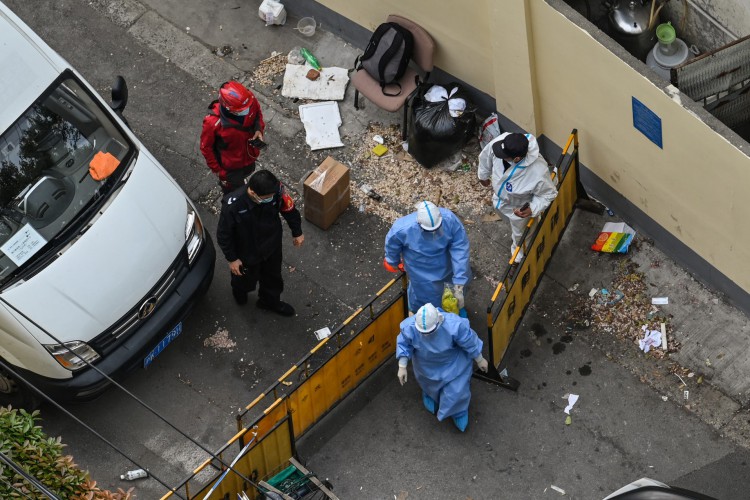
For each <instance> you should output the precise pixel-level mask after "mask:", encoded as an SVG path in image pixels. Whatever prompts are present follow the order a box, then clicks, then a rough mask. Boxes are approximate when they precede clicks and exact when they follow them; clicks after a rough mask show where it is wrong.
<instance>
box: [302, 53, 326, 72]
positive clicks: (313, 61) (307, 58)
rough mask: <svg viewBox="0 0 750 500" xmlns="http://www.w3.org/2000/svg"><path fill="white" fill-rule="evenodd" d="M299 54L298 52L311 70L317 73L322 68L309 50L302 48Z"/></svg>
mask: <svg viewBox="0 0 750 500" xmlns="http://www.w3.org/2000/svg"><path fill="white" fill-rule="evenodd" d="M299 52H300V54H302V57H304V58H305V61H307V62H308V64H310V66H312V67H313V68H315V69H317V70H318V71H320V70H321V68H322V66H321V65H320V63H319V62H318V58H317V57H315V56H314V55H313V54H312V52H310V51H309V50H307V49H306V48H304V47H302V48H301V49H300V51H299Z"/></svg>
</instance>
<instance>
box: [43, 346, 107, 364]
mask: <svg viewBox="0 0 750 500" xmlns="http://www.w3.org/2000/svg"><path fill="white" fill-rule="evenodd" d="M44 347H45V348H46V349H47V351H49V353H50V354H52V357H54V358H55V359H56V360H57V362H58V363H60V364H61V365H62V367H63V368H67V369H68V370H70V371H76V370H80V369H81V368H84V367H85V366H86V363H85V362H84V360H86V361H88V362H89V363H92V362H94V361H96V360H97V359H99V354H98V353H97V352H96V351H95V350H93V349H92V348H91V347H89V345H88V344H87V343H86V342H81V341H80V340H73V341H72V342H65V343H64V344H46V345H45V346H44ZM81 358H83V359H81Z"/></svg>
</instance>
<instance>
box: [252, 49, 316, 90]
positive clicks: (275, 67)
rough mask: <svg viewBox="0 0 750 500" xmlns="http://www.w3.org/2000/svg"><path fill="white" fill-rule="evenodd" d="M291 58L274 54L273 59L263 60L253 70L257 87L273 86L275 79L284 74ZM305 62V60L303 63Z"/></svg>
mask: <svg viewBox="0 0 750 500" xmlns="http://www.w3.org/2000/svg"><path fill="white" fill-rule="evenodd" d="M288 58H289V56H284V54H277V53H276V52H273V53H272V54H271V57H268V58H266V59H263V60H262V61H261V62H259V63H258V66H257V67H256V68H255V69H254V70H253V79H254V80H255V83H256V85H272V84H273V79H274V78H275V77H276V76H278V75H280V74H282V73H284V70H285V69H286V65H287V59H288ZM302 62H303V63H304V62H305V61H304V60H303V61H302Z"/></svg>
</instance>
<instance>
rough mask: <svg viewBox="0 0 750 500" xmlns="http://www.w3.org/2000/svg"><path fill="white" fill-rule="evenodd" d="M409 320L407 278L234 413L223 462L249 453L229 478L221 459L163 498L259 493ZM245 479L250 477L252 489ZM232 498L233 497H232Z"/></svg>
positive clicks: (213, 499)
mask: <svg viewBox="0 0 750 500" xmlns="http://www.w3.org/2000/svg"><path fill="white" fill-rule="evenodd" d="M399 284H400V285H401V286H400V289H398V291H397V293H392V294H391V295H392V296H391V297H390V299H388V300H387V301H386V304H385V305H384V306H383V307H382V309H380V310H379V311H377V312H376V311H375V307H374V303H375V302H376V301H379V300H380V301H382V300H384V298H385V296H386V292H392V291H393V290H396V289H397V287H398V285H399ZM406 317H407V306H406V277H405V275H404V274H403V273H402V274H401V275H400V276H399V277H397V278H394V279H393V280H391V281H390V282H388V283H387V284H386V285H385V286H384V287H383V288H382V289H381V290H379V291H378V293H377V294H376V295H375V296H374V297H373V298H372V299H371V300H370V301H369V302H368V303H367V304H366V305H364V306H363V307H361V308H359V309H357V311H355V312H354V313H353V314H352V315H351V316H349V318H347V319H346V321H344V323H343V324H342V325H341V326H339V327H338V328H337V329H336V330H335V331H334V332H333V333H332V335H331V336H330V337H328V338H326V339H323V340H321V341H320V342H319V343H318V344H317V345H316V346H315V347H313V348H312V349H311V350H310V351H309V352H308V353H307V354H306V355H305V356H304V357H303V358H302V359H301V360H300V361H298V362H297V363H295V364H294V365H292V367H291V368H289V370H287V371H286V373H284V374H283V375H282V376H281V377H279V378H278V379H277V380H276V381H275V382H274V383H273V384H271V386H270V387H269V388H268V389H266V390H265V391H263V392H262V393H261V394H260V395H259V396H258V397H256V398H255V399H254V400H253V401H252V402H251V403H250V404H248V405H247V406H246V407H245V409H244V410H243V411H242V412H241V413H240V414H239V415H238V416H237V426H238V431H237V433H236V434H235V435H234V436H233V437H232V438H231V439H230V440H229V441H228V442H227V443H226V444H225V445H224V446H223V447H222V448H221V449H220V450H219V451H218V452H217V453H216V455H218V456H220V457H222V460H224V461H225V462H226V456H228V455H231V453H229V452H228V451H227V450H228V449H229V448H230V446H232V445H234V444H235V443H237V444H238V451H239V450H243V449H244V448H245V447H246V446H248V445H249V446H248V448H247V450H245V451H244V455H242V457H240V458H238V460H237V463H236V464H235V465H234V466H233V469H234V471H236V472H237V473H239V475H238V474H237V473H235V472H234V471H229V472H228V473H227V474H226V476H225V477H222V473H223V472H224V471H223V470H222V469H221V468H220V467H219V466H217V463H218V462H217V461H215V460H212V459H208V460H206V461H205V462H203V463H202V464H201V465H200V466H198V467H197V468H196V469H195V470H194V471H193V472H192V473H191V474H190V476H189V477H188V478H187V479H185V480H184V481H183V482H182V483H181V484H180V485H179V486H177V487H176V488H174V489H173V490H172V491H170V492H169V493H167V494H166V495H164V496H163V497H162V500H166V499H167V498H170V497H172V496H173V493H174V492H178V491H179V492H180V495H181V496H183V497H185V498H187V499H188V500H190V499H194V498H200V499H203V498H204V497H205V496H206V494H207V493H208V492H209V491H210V490H211V488H212V487H213V486H214V483H216V482H217V481H221V482H220V483H219V484H218V485H216V488H215V490H214V491H212V492H211V494H210V496H209V497H208V498H209V499H210V500H219V499H224V498H232V499H235V498H237V494H238V493H240V492H245V493H246V494H247V495H248V497H249V498H251V499H253V498H256V497H257V495H258V491H257V488H258V485H257V483H258V482H259V481H260V480H262V479H264V478H267V477H269V476H270V475H272V474H274V473H276V472H278V471H279V470H281V469H283V468H284V467H285V466H286V465H288V462H289V458H290V457H293V456H294V455H295V440H296V439H297V438H299V437H300V436H301V435H303V434H304V433H305V432H307V431H308V430H309V429H310V428H311V427H312V426H313V425H314V424H315V423H316V422H318V421H319V420H320V419H321V418H322V417H323V416H324V415H325V414H326V413H328V412H329V411H330V410H331V409H332V408H333V407H334V406H336V405H337V404H338V403H339V402H340V401H341V400H343V399H344V398H345V397H346V396H347V395H348V394H349V393H350V392H351V391H352V390H354V389H355V388H356V387H357V386H359V385H360V384H361V383H362V382H363V381H364V380H365V379H366V378H367V377H368V376H369V375H371V374H372V373H373V372H374V371H375V370H376V369H377V368H379V367H380V366H381V365H382V364H383V363H384V362H385V361H386V360H388V359H389V358H392V357H393V356H394V355H395V351H396V336H397V335H398V333H399V331H400V329H399V324H400V323H401V321H402V320H404V319H405V318H406ZM355 321H362V322H365V324H364V325H363V326H361V328H360V329H359V331H349V332H348V333H347V331H348V329H350V328H351V327H352V325H353V324H354V322H355ZM326 346H327V347H331V346H334V347H335V350H334V352H333V353H332V354H331V355H330V357H328V358H327V359H325V360H323V361H322V362H321V363H320V365H319V366H318V367H317V368H315V369H312V368H311V366H312V363H313V362H314V361H316V356H317V357H318V358H320V357H322V355H323V352H324V351H323V348H324V347H326ZM261 409H262V413H261V414H260V415H258V416H257V417H256V418H255V420H254V421H253V422H252V424H250V425H248V426H244V420H245V418H246V417H247V416H248V414H250V413H251V412H260V411H261ZM211 470H213V471H214V475H213V477H211V479H210V480H209V482H208V483H207V484H205V485H201V486H199V487H198V488H196V489H198V490H199V491H198V493H193V494H191V491H190V490H191V484H194V483H196V482H197V481H196V476H198V475H199V474H201V473H203V474H210V473H209V472H208V471H211ZM240 475H241V476H244V478H247V479H250V480H251V481H252V484H250V483H248V481H247V480H245V479H243V477H241V476H240ZM227 495H228V497H227Z"/></svg>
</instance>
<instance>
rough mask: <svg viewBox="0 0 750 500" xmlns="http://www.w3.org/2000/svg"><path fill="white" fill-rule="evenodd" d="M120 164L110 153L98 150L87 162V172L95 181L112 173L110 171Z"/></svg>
mask: <svg viewBox="0 0 750 500" xmlns="http://www.w3.org/2000/svg"><path fill="white" fill-rule="evenodd" d="M119 165H120V160H118V159H117V158H115V157H114V156H112V155H111V154H110V153H105V152H103V151H99V152H98V153H96V154H95V155H94V157H93V158H92V159H91V162H90V163H89V173H90V174H91V178H92V179H94V180H95V181H101V180H104V179H106V178H107V177H109V176H110V175H112V172H114V171H115V169H116V168H117V167H118V166H119Z"/></svg>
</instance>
